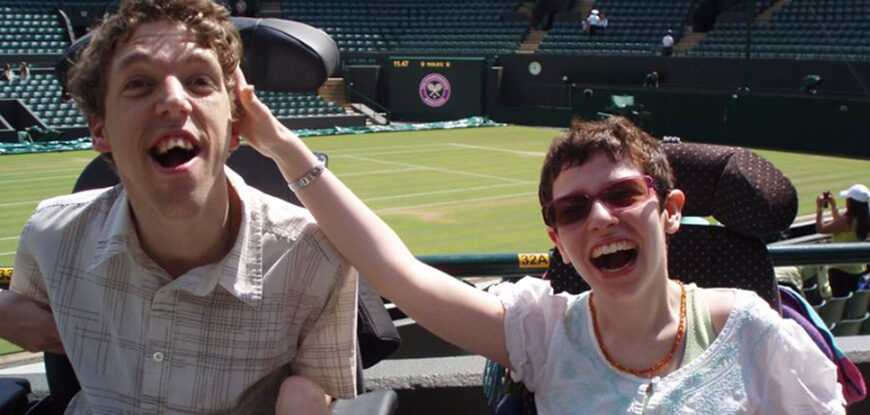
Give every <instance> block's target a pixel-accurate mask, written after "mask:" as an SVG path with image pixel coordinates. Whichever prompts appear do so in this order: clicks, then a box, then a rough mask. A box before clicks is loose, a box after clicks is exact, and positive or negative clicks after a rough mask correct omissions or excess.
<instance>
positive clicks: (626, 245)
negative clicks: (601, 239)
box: [590, 241, 638, 272]
mask: <svg viewBox="0 0 870 415" xmlns="http://www.w3.org/2000/svg"><path fill="white" fill-rule="evenodd" d="M637 254H638V251H637V244H636V243H634V242H631V241H618V242H613V243H609V244H606V245H601V246H599V247H597V248H595V250H593V251H592V255H591V256H590V260H591V261H592V265H594V266H595V267H596V268H598V269H600V270H602V271H605V272H617V271H622V270H624V269H626V268H628V267H630V266H632V265H633V264H634V263H635V261H636V260H637Z"/></svg>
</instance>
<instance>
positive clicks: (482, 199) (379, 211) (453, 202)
mask: <svg viewBox="0 0 870 415" xmlns="http://www.w3.org/2000/svg"><path fill="white" fill-rule="evenodd" d="M536 194H538V192H526V193H514V194H510V195H501V196H490V197H479V198H476V199H463V200H451V201H449V202H438V203H427V204H423V205H412V206H399V207H392V208H386V209H377V210H375V213H377V214H383V213H392V212H401V211H403V210H408V209H422V208H430V207H438V206H448V205H458V204H460V203H474V202H487V201H490V200H499V199H512V198H515V197H520V196H531V195H536Z"/></svg>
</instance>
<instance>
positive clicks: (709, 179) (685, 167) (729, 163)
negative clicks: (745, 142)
mask: <svg viewBox="0 0 870 415" xmlns="http://www.w3.org/2000/svg"><path fill="white" fill-rule="evenodd" d="M664 150H665V153H666V154H667V157H668V161H669V162H670V164H671V167H672V168H673V171H674V176H675V177H674V178H675V186H676V188H678V189H681V190H682V191H683V192H685V193H686V206H685V207H684V209H683V215H686V216H713V217H714V218H716V220H718V221H719V222H721V223H722V224H723V225H725V226H726V227H727V228H729V229H731V230H733V231H735V232H737V233H740V234H743V235H746V236H753V237H761V236H765V235H769V234H772V233H776V232H780V231H783V230H785V229H786V228H788V226H789V225H791V223H792V221H793V220H794V217H795V215H796V214H797V193H796V191H795V189H794V186H793V185H792V184H791V181H789V180H788V178H786V177H785V175H783V174H782V172H781V171H779V169H777V168H776V167H775V166H774V165H773V164H771V163H770V162H769V161H767V160H765V159H764V158H762V157H761V156H758V155H757V154H755V153H752V152H751V151H749V150H746V149H742V148H737V147H728V146H717V145H709V144H692V143H667V144H664Z"/></svg>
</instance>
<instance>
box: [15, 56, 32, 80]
mask: <svg viewBox="0 0 870 415" xmlns="http://www.w3.org/2000/svg"><path fill="white" fill-rule="evenodd" d="M18 78H20V79H21V82H25V81H27V80H28V79H30V66H28V65H27V62H23V61H22V62H21V66H19V67H18Z"/></svg>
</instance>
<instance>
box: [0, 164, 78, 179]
mask: <svg viewBox="0 0 870 415" xmlns="http://www.w3.org/2000/svg"><path fill="white" fill-rule="evenodd" d="M82 170H84V167H81V168H76V169H55V170H34V171H32V172H26V173H10V174H8V175H7V174H0V180H2V181H6V180H8V179H9V178H10V177H15V176H32V175H33V174H37V173H38V174H46V173H69V172H73V173H75V172H81V171H82Z"/></svg>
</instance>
